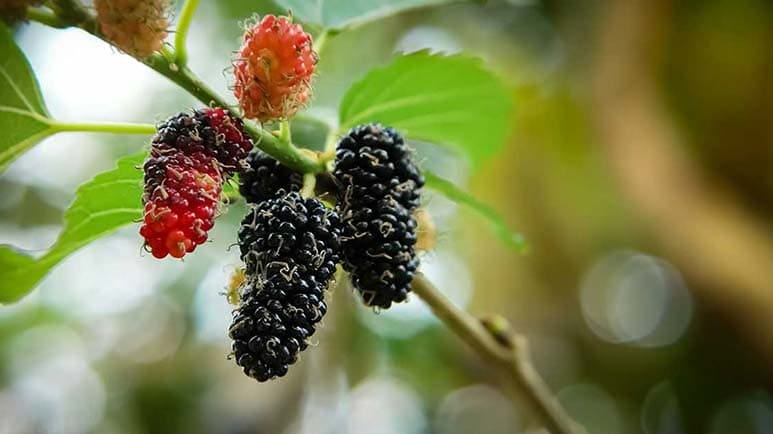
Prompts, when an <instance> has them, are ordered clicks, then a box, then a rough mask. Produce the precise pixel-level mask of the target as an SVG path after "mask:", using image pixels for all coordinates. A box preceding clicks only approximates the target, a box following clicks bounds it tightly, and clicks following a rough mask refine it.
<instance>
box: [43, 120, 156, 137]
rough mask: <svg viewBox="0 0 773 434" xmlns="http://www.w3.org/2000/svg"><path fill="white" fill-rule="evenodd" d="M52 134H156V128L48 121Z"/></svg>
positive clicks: (126, 124)
mask: <svg viewBox="0 0 773 434" xmlns="http://www.w3.org/2000/svg"><path fill="white" fill-rule="evenodd" d="M48 123H49V125H51V128H53V130H54V132H57V133H63V132H79V133H80V132H90V133H114V134H147V135H151V134H154V133H155V132H156V126H155V125H151V124H129V123H112V122H110V123H108V122H98V123H75V122H59V121H54V120H49V121H48Z"/></svg>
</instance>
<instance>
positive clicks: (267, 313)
mask: <svg viewBox="0 0 773 434" xmlns="http://www.w3.org/2000/svg"><path fill="white" fill-rule="evenodd" d="M338 227H339V221H338V216H337V214H336V213H335V212H334V211H332V210H329V209H327V208H326V207H325V206H324V205H323V204H322V202H320V201H319V200H317V199H304V198H302V197H301V195H300V194H299V193H295V192H292V193H288V194H287V195H285V196H282V197H277V198H273V199H269V200H266V201H264V202H261V203H259V204H258V205H257V206H256V207H254V208H253V209H252V211H251V212H250V213H249V214H248V215H247V216H246V217H245V218H244V220H243V221H242V226H241V228H240V230H239V248H240V251H241V257H242V260H243V261H244V263H245V265H246V276H247V280H246V282H245V284H244V285H243V287H242V288H241V289H240V298H241V302H240V304H239V307H238V308H237V309H236V310H235V311H234V318H233V323H232V325H231V327H230V329H229V335H230V336H231V338H232V339H233V347H232V348H233V354H234V358H235V360H236V363H237V364H238V365H239V366H241V367H242V368H243V370H244V372H245V374H247V375H248V376H250V377H252V378H255V379H256V380H258V381H266V380H268V379H270V378H274V377H281V376H283V375H285V374H286V373H287V370H288V367H289V365H291V364H293V363H295V361H296V360H297V358H298V353H299V352H300V351H303V350H304V349H305V348H306V347H307V342H306V340H307V339H308V338H309V337H310V336H311V335H313V334H314V332H315V329H316V324H317V323H318V322H319V321H320V320H321V319H322V317H323V315H324V314H325V312H326V311H327V305H326V304H325V301H324V292H325V289H326V288H327V286H328V282H329V281H330V279H331V277H332V276H333V273H334V272H335V266H336V263H337V262H338V259H339V257H338V250H339V246H338V238H339V236H340V230H339V228H338Z"/></svg>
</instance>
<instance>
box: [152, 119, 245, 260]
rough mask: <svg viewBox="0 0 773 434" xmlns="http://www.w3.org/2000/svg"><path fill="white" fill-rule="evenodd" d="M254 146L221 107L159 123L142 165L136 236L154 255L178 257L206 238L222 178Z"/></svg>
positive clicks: (215, 207) (232, 170)
mask: <svg viewBox="0 0 773 434" xmlns="http://www.w3.org/2000/svg"><path fill="white" fill-rule="evenodd" d="M251 148H252V142H251V141H250V140H249V138H248V137H247V136H246V134H244V132H243V131H242V129H241V124H240V123H239V121H237V120H235V119H232V118H231V117H230V116H229V115H228V114H227V113H226V112H225V111H224V110H223V109H219V108H216V109H203V110H199V111H196V112H195V113H194V114H193V115H189V114H187V113H180V114H178V115H175V116H172V117H171V118H169V119H167V120H166V121H165V122H162V123H161V124H160V125H159V126H158V129H157V133H156V135H155V136H154V137H153V141H152V143H151V150H150V158H148V160H147V161H146V162H145V165H144V170H145V194H144V195H143V199H142V200H143V204H144V206H145V215H144V219H143V225H142V227H141V228H140V234H141V235H142V236H143V237H144V238H145V246H146V248H148V249H149V250H150V251H151V253H152V254H153V256H155V257H157V258H163V257H165V256H167V255H170V256H172V257H175V258H181V257H183V256H184V255H185V254H186V253H190V252H192V251H193V250H194V249H195V248H196V246H197V245H200V244H202V243H204V242H205V241H206V240H207V232H208V231H209V230H210V229H211V228H212V226H213V225H214V218H215V215H216V213H217V208H218V205H219V202H220V195H221V193H222V188H223V181H224V178H225V177H228V176H230V175H231V174H233V173H235V172H236V171H237V169H238V168H241V167H242V160H243V159H244V158H245V157H246V155H247V153H248V152H249V151H250V149H251Z"/></svg>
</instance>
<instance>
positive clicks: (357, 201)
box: [333, 124, 424, 211]
mask: <svg viewBox="0 0 773 434" xmlns="http://www.w3.org/2000/svg"><path fill="white" fill-rule="evenodd" d="M335 163H336V165H335V170H334V171H333V176H334V177H335V178H336V179H337V180H338V182H339V184H340V190H341V191H340V196H339V202H341V203H342V204H343V205H344V206H345V207H350V208H358V207H362V206H368V205H372V204H374V203H376V202H378V201H380V200H382V199H383V198H384V197H386V196H391V197H392V198H394V199H395V200H397V202H398V203H400V205H402V206H404V207H405V208H407V209H408V210H409V211H413V210H415V209H416V207H418V206H419V194H420V189H421V187H423V186H424V177H423V176H422V175H421V173H419V169H418V168H417V167H416V164H414V162H413V159H412V155H411V151H410V149H409V148H408V146H407V145H406V144H405V141H404V140H403V138H402V136H401V135H400V134H399V133H398V132H397V131H395V130H394V129H392V128H389V127H383V126H381V125H380V124H368V125H360V126H357V127H354V128H353V129H352V130H351V131H350V132H349V134H347V135H346V136H344V137H343V138H342V139H341V140H340V141H339V142H338V148H337V150H336V161H335Z"/></svg>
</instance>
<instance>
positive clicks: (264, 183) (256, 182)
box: [239, 149, 303, 203]
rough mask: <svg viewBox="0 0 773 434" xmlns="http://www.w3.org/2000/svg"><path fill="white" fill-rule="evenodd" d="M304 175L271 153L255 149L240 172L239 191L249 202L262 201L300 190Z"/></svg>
mask: <svg viewBox="0 0 773 434" xmlns="http://www.w3.org/2000/svg"><path fill="white" fill-rule="evenodd" d="M301 187H303V175H301V174H300V173H298V172H296V171H294V170H292V169H290V168H288V167H286V166H284V165H282V163H280V162H279V161H277V160H275V159H273V158H272V157H271V156H270V155H268V154H266V153H265V152H262V151H260V150H258V149H254V150H253V151H252V152H250V155H249V156H248V157H247V160H246V164H245V165H244V170H242V172H241V173H240V174H239V192H240V193H241V195H242V197H244V199H245V200H246V201H247V202H248V203H260V202H263V201H264V200H268V199H271V198H274V197H277V196H281V195H283V194H286V193H289V192H293V191H300V190H301Z"/></svg>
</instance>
